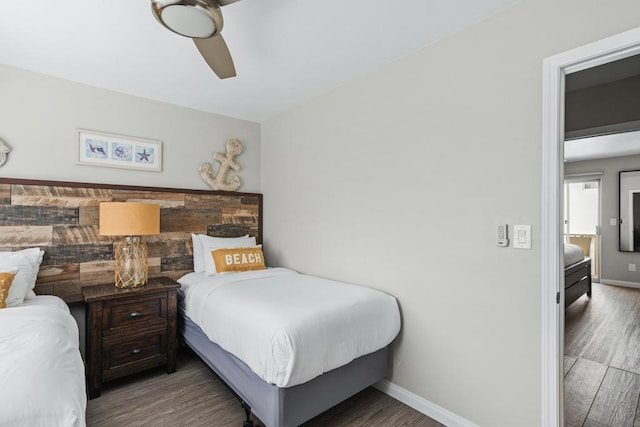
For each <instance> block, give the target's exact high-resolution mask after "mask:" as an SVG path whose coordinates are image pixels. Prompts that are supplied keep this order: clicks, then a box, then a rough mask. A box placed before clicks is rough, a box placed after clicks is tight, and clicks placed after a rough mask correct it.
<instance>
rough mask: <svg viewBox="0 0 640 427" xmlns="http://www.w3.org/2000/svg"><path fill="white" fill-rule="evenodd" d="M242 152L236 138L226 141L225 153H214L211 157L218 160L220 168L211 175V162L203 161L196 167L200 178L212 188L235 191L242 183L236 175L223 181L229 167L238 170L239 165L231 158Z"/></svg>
mask: <svg viewBox="0 0 640 427" xmlns="http://www.w3.org/2000/svg"><path fill="white" fill-rule="evenodd" d="M240 153H242V144H241V143H240V141H238V140H237V139H230V140H228V141H227V154H226V155H222V154H220V153H214V155H213V159H214V160H216V161H218V162H220V168H219V169H218V173H217V174H216V176H215V177H214V176H213V166H211V163H203V164H201V165H200V168H199V169H198V170H199V171H200V176H201V177H202V180H203V181H204V182H205V183H206V184H207V185H208V186H210V187H211V188H213V189H214V190H224V191H236V190H237V189H238V188H240V186H241V185H242V182H240V178H239V177H238V176H237V175H236V176H234V177H233V178H231V180H230V181H229V182H225V179H226V176H227V174H228V173H229V169H233V170H234V171H236V172H238V171H239V170H240V165H239V164H238V163H236V162H235V161H234V160H233V158H234V157H236V156H237V155H239V154H240Z"/></svg>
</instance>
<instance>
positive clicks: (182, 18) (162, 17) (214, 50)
mask: <svg viewBox="0 0 640 427" xmlns="http://www.w3.org/2000/svg"><path fill="white" fill-rule="evenodd" d="M237 1H238V0H151V10H152V11H153V15H154V16H155V17H156V19H157V20H158V22H160V23H161V24H162V25H164V26H165V27H166V28H168V29H169V30H171V31H173V32H174V33H176V34H180V35H181V36H184V37H189V38H192V39H193V42H194V43H195V44H196V47H197V48H198V50H199V51H200V54H201V55H202V57H203V58H204V60H205V61H207V64H209V67H211V69H212V70H213V72H214V73H216V74H217V76H218V77H220V78H221V79H226V78H229V77H235V75H236V68H235V66H234V65H233V59H232V58H231V53H230V52H229V48H228V47H227V44H226V43H225V42H224V39H223V38H222V34H220V31H222V25H223V20H222V13H221V12H220V6H226V5H228V4H231V3H235V2H237Z"/></svg>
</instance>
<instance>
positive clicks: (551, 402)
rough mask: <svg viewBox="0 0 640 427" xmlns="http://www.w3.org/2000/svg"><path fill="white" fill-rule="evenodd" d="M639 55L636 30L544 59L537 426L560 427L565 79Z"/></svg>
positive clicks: (639, 43) (637, 32)
mask: <svg viewBox="0 0 640 427" xmlns="http://www.w3.org/2000/svg"><path fill="white" fill-rule="evenodd" d="M638 54H640V28H635V29H633V30H629V31H626V32H624V33H621V34H617V35H615V36H611V37H608V38H606V39H603V40H599V41H596V42H594V43H591V44H588V45H585V46H581V47H579V48H576V49H572V50H570V51H567V52H563V53H560V54H557V55H554V56H551V57H549V58H546V59H545V60H544V61H543V85H542V91H543V92H542V223H541V226H542V230H541V231H542V233H541V252H542V253H541V259H542V283H541V299H542V301H541V310H542V316H541V317H542V325H541V327H542V334H541V335H542V343H541V344H542V425H544V426H549V427H561V426H563V425H564V422H563V411H562V409H563V407H562V378H563V375H562V374H563V369H562V357H563V339H564V337H563V335H564V331H563V329H564V321H563V319H564V303H562V301H561V302H560V303H558V302H556V298H557V296H558V295H560V291H561V290H564V274H563V270H564V269H563V268H562V263H563V261H562V259H563V258H562V231H563V227H562V220H563V212H562V207H563V206H562V202H563V183H564V164H563V163H564V147H563V142H564V83H565V80H564V78H565V75H567V74H570V73H574V72H577V71H582V70H586V69H588V68H593V67H596V66H598V65H602V64H606V63H608V62H612V61H615V60H618V59H623V58H626V57H629V56H633V55H638Z"/></svg>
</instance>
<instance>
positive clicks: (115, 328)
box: [82, 277, 180, 399]
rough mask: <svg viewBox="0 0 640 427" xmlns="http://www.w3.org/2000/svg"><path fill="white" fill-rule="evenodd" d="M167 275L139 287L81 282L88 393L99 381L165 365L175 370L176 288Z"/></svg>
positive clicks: (95, 394)
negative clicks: (85, 312)
mask: <svg viewBox="0 0 640 427" xmlns="http://www.w3.org/2000/svg"><path fill="white" fill-rule="evenodd" d="M178 288H180V285H179V284H178V283H177V282H175V281H174V280H171V279H169V278H167V277H158V278H154V279H149V282H148V283H147V284H146V285H145V286H142V287H140V288H131V289H120V288H116V287H115V286H114V285H101V286H89V287H85V288H82V295H83V297H84V301H85V303H87V304H88V307H87V383H88V392H89V398H90V399H93V398H94V397H98V396H100V392H101V388H102V383H103V382H105V381H110V380H113V379H115V378H120V377H123V376H126V375H130V374H133V373H136V372H140V371H143V370H145V369H149V368H154V367H156V366H161V365H164V364H166V365H167V373H168V374H171V373H173V372H175V371H176V348H177V341H176V317H177V307H178V306H177V295H176V293H177V290H178Z"/></svg>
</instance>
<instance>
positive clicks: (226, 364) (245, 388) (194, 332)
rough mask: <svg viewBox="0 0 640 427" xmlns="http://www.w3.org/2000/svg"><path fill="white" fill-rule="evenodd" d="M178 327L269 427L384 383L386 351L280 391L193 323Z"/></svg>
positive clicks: (288, 426) (291, 424) (295, 421)
mask: <svg viewBox="0 0 640 427" xmlns="http://www.w3.org/2000/svg"><path fill="white" fill-rule="evenodd" d="M181 317H182V319H181V321H180V322H179V328H180V334H181V338H182V339H183V340H184V342H185V343H186V344H187V345H188V346H189V347H190V348H191V349H192V350H193V351H194V352H195V353H196V354H197V355H198V356H199V357H200V358H201V359H202V360H203V361H204V362H205V363H206V364H207V365H208V366H209V367H210V368H211V369H212V370H213V371H214V372H215V373H216V374H217V375H218V376H219V377H220V378H221V379H222V380H223V381H224V382H225V383H226V384H227V385H228V386H229V387H230V388H231V389H232V390H233V391H234V392H235V393H236V394H237V395H238V396H239V397H240V398H241V399H242V400H244V401H245V402H246V403H247V404H248V405H249V406H251V412H253V414H254V415H255V416H257V417H258V418H259V419H260V420H261V421H262V422H263V423H264V424H265V425H266V426H267V427H295V426H299V425H300V424H302V423H303V422H305V421H308V420H310V419H311V418H313V417H315V416H316V415H319V414H321V413H322V412H324V411H326V410H327V409H329V408H331V407H333V406H335V405H337V404H338V403H340V402H342V401H343V400H346V399H348V398H349V397H351V396H353V395H354V394H356V393H358V392H360V391H362V390H364V389H365V388H367V387H368V386H370V385H372V384H375V383H376V382H378V381H380V380H382V379H383V378H384V377H385V375H386V374H387V370H388V347H385V348H383V349H381V350H378V351H376V352H374V353H371V354H368V355H365V356H362V357H360V358H358V359H355V360H353V361H352V362H351V363H349V364H347V365H345V366H342V367H340V368H337V369H334V370H333V371H329V372H326V373H324V374H323V375H320V376H319V377H316V378H314V379H313V380H311V381H308V382H306V383H304V384H300V385H296V386H294V387H288V388H279V387H277V386H275V385H273V384H269V383H267V382H265V381H264V380H263V379H262V378H260V377H258V376H257V375H256V374H255V373H254V372H253V371H252V370H251V369H249V367H248V366H247V365H246V364H245V363H244V362H242V361H241V360H240V359H238V358H237V357H235V356H234V355H232V354H231V353H228V352H226V351H225V350H223V349H222V348H221V347H220V346H218V345H217V344H215V343H213V342H211V341H209V339H208V338H207V336H206V335H205V334H204V332H203V331H202V329H200V327H199V326H198V325H196V324H195V323H193V321H191V319H189V318H188V317H186V316H181Z"/></svg>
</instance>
